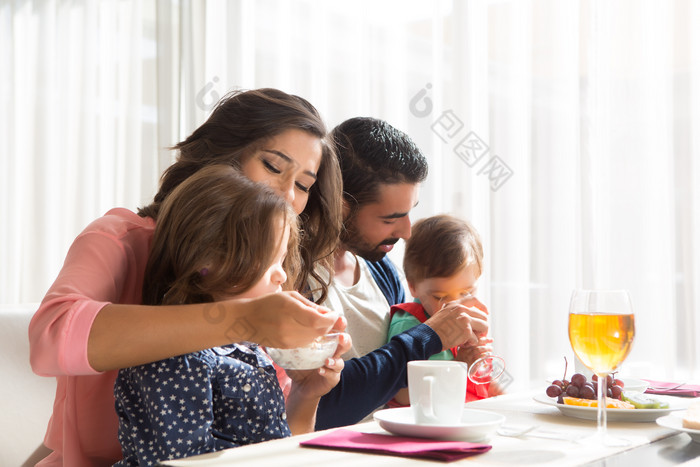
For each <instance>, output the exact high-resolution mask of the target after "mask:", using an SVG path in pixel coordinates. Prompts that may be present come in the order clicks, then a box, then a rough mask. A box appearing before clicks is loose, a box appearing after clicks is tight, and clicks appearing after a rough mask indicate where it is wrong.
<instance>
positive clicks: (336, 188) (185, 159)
mask: <svg viewBox="0 0 700 467" xmlns="http://www.w3.org/2000/svg"><path fill="white" fill-rule="evenodd" d="M291 129H297V130H303V131H306V132H308V133H310V134H312V135H314V136H316V137H318V138H320V139H321V143H322V158H321V164H320V167H319V169H318V173H317V180H316V183H314V185H313V186H312V187H311V190H310V191H309V199H308V202H307V204H306V207H305V208H304V211H303V212H302V213H301V214H300V216H299V219H300V229H301V239H300V244H301V247H300V253H301V258H302V264H301V271H300V274H299V276H298V278H297V282H296V284H295V287H294V288H296V289H297V290H300V291H304V290H307V287H308V281H309V278H314V279H315V280H316V282H317V283H318V284H319V285H320V288H321V290H320V291H321V293H320V295H318V296H317V300H316V301H317V302H319V303H320V302H321V301H323V300H324V299H325V297H326V295H327V291H328V285H329V283H330V280H331V279H328V281H324V280H323V279H322V277H321V276H320V275H319V274H318V273H317V271H316V268H317V267H318V266H322V267H325V268H326V269H327V270H328V271H330V272H331V274H332V271H333V268H332V262H331V259H332V253H333V251H334V250H335V248H336V246H337V244H338V238H339V235H340V230H341V228H342V177H341V174H340V167H339V165H338V160H337V158H336V156H335V153H334V151H333V148H332V145H330V144H328V141H327V139H326V135H327V132H326V126H325V124H324V123H323V120H322V119H321V117H320V115H319V113H318V111H317V110H316V109H315V108H314V106H313V105H311V104H310V103H309V102H308V101H307V100H305V99H303V98H301V97H298V96H294V95H291V94H287V93H285V92H282V91H280V90H277V89H272V88H265V89H255V90H250V91H234V92H231V93H229V94H227V95H226V96H224V97H223V98H222V99H221V101H220V102H219V103H218V104H217V106H216V108H215V109H214V111H213V112H212V114H211V116H210V117H209V119H208V120H207V121H206V122H205V123H204V124H202V125H201V126H200V127H199V128H197V129H196V130H195V131H194V133H192V135H190V136H189V137H188V138H187V139H186V140H184V141H182V142H180V143H178V144H177V145H176V146H175V147H174V148H173V149H175V150H177V151H178V156H177V160H176V161H175V163H174V164H173V165H171V166H170V167H168V169H166V170H165V172H164V173H163V175H162V177H161V182H160V189H159V191H158V193H157V194H156V195H155V197H154V200H153V203H151V204H150V205H148V206H145V207H143V208H140V209H139V211H138V212H139V215H141V216H144V217H151V218H153V219H156V220H157V218H158V212H159V209H160V206H161V203H162V202H163V200H164V199H165V197H166V196H168V194H169V193H170V192H172V191H173V190H174V189H175V188H176V187H177V186H178V185H180V183H182V182H183V181H184V180H185V179H186V178H187V177H189V176H190V175H192V174H194V173H195V172H197V171H198V170H199V169H201V168H202V167H206V166H208V165H211V164H228V165H231V166H233V167H236V168H240V167H241V164H242V163H243V162H245V160H246V158H247V157H250V156H251V155H252V154H253V153H254V152H255V150H256V149H257V148H258V147H259V146H260V145H261V144H262V143H264V142H265V141H266V140H268V139H269V138H272V137H274V136H276V135H278V134H280V133H282V132H284V131H286V130H291Z"/></svg>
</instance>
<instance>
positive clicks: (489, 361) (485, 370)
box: [439, 294, 506, 384]
mask: <svg viewBox="0 0 700 467" xmlns="http://www.w3.org/2000/svg"><path fill="white" fill-rule="evenodd" d="M471 300H476V298H475V297H474V296H473V295H471V294H467V295H464V296H462V297H460V298H458V299H456V300H448V299H447V297H444V298H443V299H441V300H440V302H439V303H440V309H443V308H445V306H447V305H448V304H460V305H465V306H467V308H469V306H468V302H469V301H471ZM505 370H506V362H505V360H504V359H503V358H502V357H500V356H498V355H494V354H493V353H492V352H488V353H486V354H484V355H482V356H481V357H480V358H478V359H477V360H475V361H474V362H472V364H471V365H469V370H468V372H467V376H468V377H469V380H470V381H471V382H472V383H474V384H488V383H491V382H493V381H496V380H497V379H499V378H500V377H501V376H502V375H503V373H504V372H505Z"/></svg>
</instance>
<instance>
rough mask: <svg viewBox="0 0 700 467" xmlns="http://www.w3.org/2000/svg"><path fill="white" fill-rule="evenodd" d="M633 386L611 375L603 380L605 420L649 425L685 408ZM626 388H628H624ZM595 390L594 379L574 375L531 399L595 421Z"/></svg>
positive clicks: (633, 382)
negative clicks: (644, 392)
mask: <svg viewBox="0 0 700 467" xmlns="http://www.w3.org/2000/svg"><path fill="white" fill-rule="evenodd" d="M628 383H629V384H628ZM635 384H636V381H634V380H627V381H623V380H621V379H616V378H613V377H612V376H608V377H607V379H606V380H605V381H604V385H605V387H606V388H607V391H608V394H607V400H608V404H607V406H608V408H607V410H606V412H607V414H608V416H607V418H608V421H611V422H653V421H655V420H656V419H657V418H659V417H662V416H664V415H668V414H669V413H670V412H671V411H673V410H682V409H684V408H686V407H687V405H688V401H683V400H678V398H674V397H667V396H648V395H646V394H642V393H641V392H640V391H639V389H637V387H636V386H635ZM628 387H629V388H630V389H627V388H628ZM644 389H646V388H644ZM597 390H598V382H597V378H596V377H594V380H593V381H588V380H587V379H586V377H585V376H584V375H582V374H581V373H576V374H574V375H573V376H572V377H571V381H568V380H566V379H563V380H555V381H552V384H551V385H550V386H549V387H548V388H547V390H546V394H541V395H537V396H535V400H536V401H537V402H540V403H542V404H547V405H552V406H554V407H556V408H558V409H559V411H560V412H561V413H562V414H563V415H566V416H568V417H574V418H582V419H585V420H597V417H598V408H597V406H598V401H597Z"/></svg>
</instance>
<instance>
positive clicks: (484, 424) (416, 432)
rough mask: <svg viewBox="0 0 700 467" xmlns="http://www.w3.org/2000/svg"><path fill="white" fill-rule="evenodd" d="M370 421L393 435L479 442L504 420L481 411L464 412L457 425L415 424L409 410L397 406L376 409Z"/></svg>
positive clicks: (486, 438) (469, 410)
mask: <svg viewBox="0 0 700 467" xmlns="http://www.w3.org/2000/svg"><path fill="white" fill-rule="evenodd" d="M374 419H375V420H376V421H377V422H378V423H379V426H381V427H382V428H384V429H385V430H386V431H388V432H390V433H393V434H395V435H401V436H416V437H419V438H434V439H459V440H462V441H471V442H481V441H486V440H488V439H489V438H490V437H491V435H492V434H493V433H494V432H495V431H496V430H497V429H498V427H499V426H501V425H502V424H503V422H505V420H506V417H504V416H503V415H500V414H497V413H493V412H486V411H484V410H474V409H464V411H463V412H462V420H461V422H460V423H459V424H458V425H425V424H417V423H415V418H414V416H413V410H412V409H411V408H410V407H399V408H396V409H384V410H379V411H378V412H375V414H374Z"/></svg>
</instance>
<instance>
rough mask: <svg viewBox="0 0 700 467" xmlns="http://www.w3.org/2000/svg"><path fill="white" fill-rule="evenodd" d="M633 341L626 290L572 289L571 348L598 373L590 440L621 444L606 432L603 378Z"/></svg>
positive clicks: (630, 311) (619, 360)
mask: <svg viewBox="0 0 700 467" xmlns="http://www.w3.org/2000/svg"><path fill="white" fill-rule="evenodd" d="M633 340H634V313H633V312H632V302H631V300H630V296H629V293H627V291H626V290H574V292H573V293H572V295H571V303H570V304H569V341H570V342H571V348H572V349H573V350H574V353H575V354H576V356H577V357H578V358H579V360H580V361H581V363H583V364H584V365H585V366H586V367H587V368H588V369H589V370H591V371H592V372H593V373H595V374H596V375H597V376H598V417H597V420H598V429H597V431H596V434H595V435H594V436H592V437H591V439H590V440H591V441H593V442H597V443H602V444H604V445H607V446H625V445H627V444H629V442H628V441H627V440H624V439H619V438H613V437H611V436H609V435H608V434H607V410H606V409H607V407H606V405H607V397H606V396H607V391H608V387H607V377H608V375H610V374H611V373H612V372H613V371H615V370H616V369H617V367H618V366H620V364H621V363H622V362H623V361H624V360H625V358H627V354H629V352H630V349H631V347H632V341H633Z"/></svg>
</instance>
